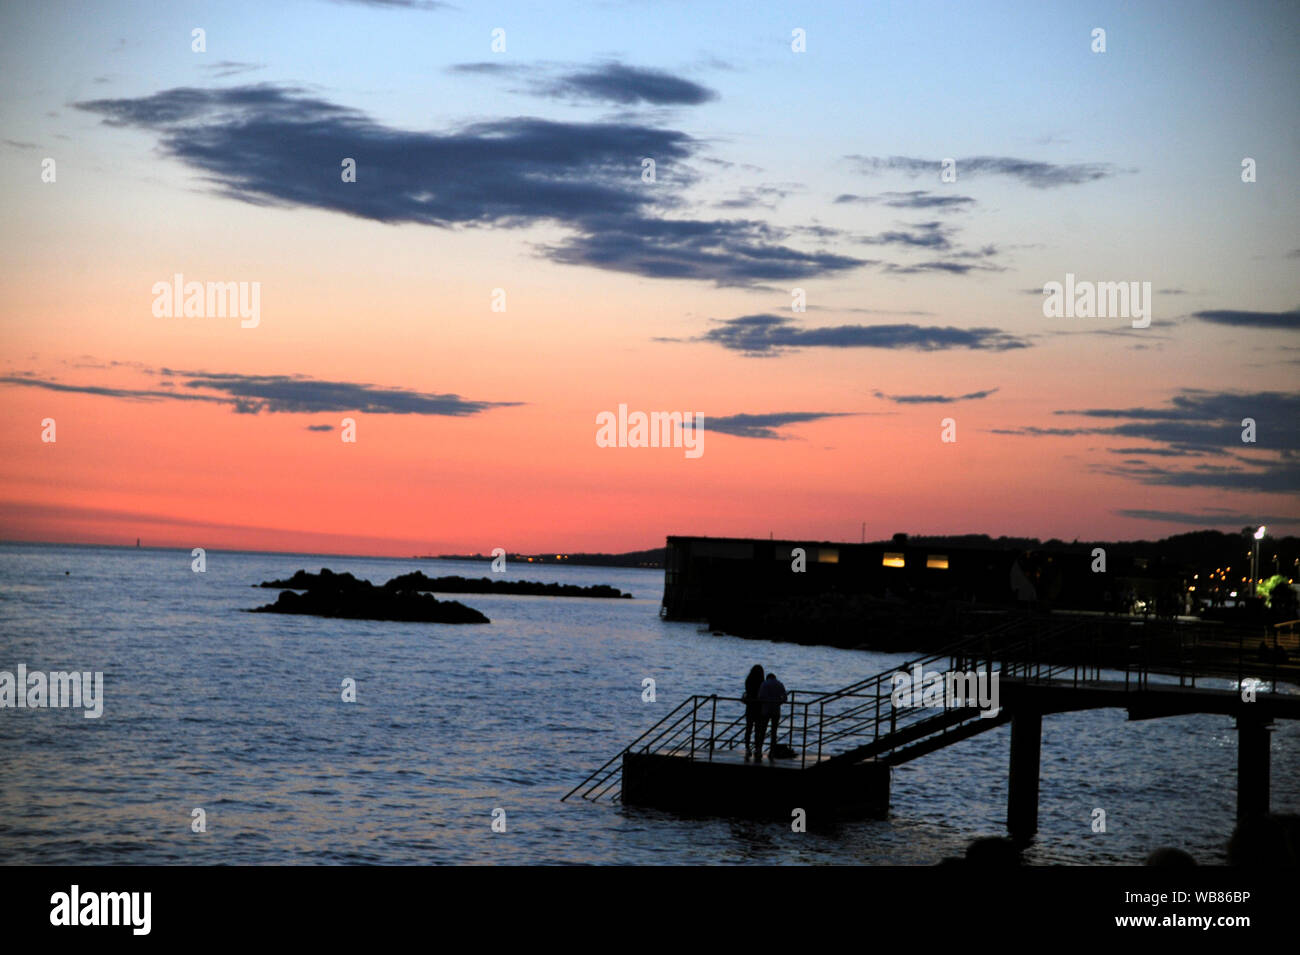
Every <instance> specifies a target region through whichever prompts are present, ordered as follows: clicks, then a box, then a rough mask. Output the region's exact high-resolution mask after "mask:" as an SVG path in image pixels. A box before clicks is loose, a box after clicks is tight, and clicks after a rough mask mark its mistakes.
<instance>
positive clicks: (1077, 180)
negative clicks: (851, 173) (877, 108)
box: [848, 155, 1118, 189]
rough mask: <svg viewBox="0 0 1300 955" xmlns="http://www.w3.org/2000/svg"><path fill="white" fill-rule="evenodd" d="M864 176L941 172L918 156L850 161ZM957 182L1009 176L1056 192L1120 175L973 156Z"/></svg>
mask: <svg viewBox="0 0 1300 955" xmlns="http://www.w3.org/2000/svg"><path fill="white" fill-rule="evenodd" d="M848 158H849V159H850V160H852V161H853V162H854V163H855V164H856V166H857V168H858V170H859V171H860V172H864V173H880V172H890V171H896V172H904V173H907V174H909V175H913V176H917V175H921V174H929V175H933V176H935V177H936V178H937V177H938V176H939V172H940V160H939V159H937V158H936V159H922V158H919V157H916V156H859V155H852V156H849V157H848ZM956 163H957V177H958V179H962V178H970V177H976V176H1007V177H1009V178H1012V179H1016V180H1018V181H1020V182H1022V183H1024V184H1025V185H1027V186H1032V187H1033V188H1035V189H1055V188H1057V187H1059V186H1077V185H1080V184H1081V183H1085V182H1095V181H1096V180H1098V179H1106V178H1108V177H1110V176H1114V175H1116V174H1117V172H1118V170H1117V169H1116V168H1115V167H1114V166H1113V165H1111V164H1110V163H1096V162H1090V163H1052V162H1040V161H1037V160H1033V159H1014V158H1012V157H1010V156H973V157H971V158H969V159H958V160H956Z"/></svg>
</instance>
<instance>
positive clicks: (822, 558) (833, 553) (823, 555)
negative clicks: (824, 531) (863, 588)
mask: <svg viewBox="0 0 1300 955" xmlns="http://www.w3.org/2000/svg"><path fill="white" fill-rule="evenodd" d="M839 562H840V552H839V551H838V550H836V549H835V548H833V547H819V548H817V563H819V564H838V563H839Z"/></svg>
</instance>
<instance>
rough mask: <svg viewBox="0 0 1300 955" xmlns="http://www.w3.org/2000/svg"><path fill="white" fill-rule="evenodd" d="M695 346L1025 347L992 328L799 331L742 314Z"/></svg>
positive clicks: (753, 350)
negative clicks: (701, 343)
mask: <svg viewBox="0 0 1300 955" xmlns="http://www.w3.org/2000/svg"><path fill="white" fill-rule="evenodd" d="M700 340H701V341H708V342H714V343H716V344H719V345H722V346H723V347H724V348H729V349H732V350H733V351H740V352H745V353H747V354H750V355H765V354H779V353H781V352H783V351H785V350H787V349H794V348H901V349H913V350H916V351H940V350H945V349H951V348H969V349H975V350H980V351H1005V350H1007V349H1012V348H1027V347H1029V345H1028V342H1026V341H1024V340H1022V339H1019V338H1016V337H1015V336H1013V335H1010V334H1008V333H1006V332H1003V331H1001V330H999V329H996V328H952V327H941V326H934V325H931V326H923V325H913V324H900V325H837V326H833V327H829V328H802V327H800V326H799V325H798V324H796V323H795V321H794V320H793V319H790V318H787V317H785V316H781V315H744V316H741V317H739V318H731V319H727V320H725V321H723V322H721V323H720V325H719V327H717V328H713V329H710V330H709V331H708V332H707V333H706V334H705V335H704V336H702V337H701V339H700Z"/></svg>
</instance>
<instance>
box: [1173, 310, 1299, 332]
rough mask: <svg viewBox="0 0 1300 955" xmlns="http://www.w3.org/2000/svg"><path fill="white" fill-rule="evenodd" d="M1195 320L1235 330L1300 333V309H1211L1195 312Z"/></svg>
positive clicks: (1193, 315)
mask: <svg viewBox="0 0 1300 955" xmlns="http://www.w3.org/2000/svg"><path fill="white" fill-rule="evenodd" d="M1192 317H1193V318H1199V319H1200V320H1201V321H1203V322H1212V323H1214V324H1215V325H1230V326H1232V327H1234V328H1267V329H1270V330H1279V331H1287V332H1300V308H1293V309H1291V310H1290V311H1289V312H1250V311H1243V310H1239V309H1209V310H1207V311H1202V312H1193V313H1192Z"/></svg>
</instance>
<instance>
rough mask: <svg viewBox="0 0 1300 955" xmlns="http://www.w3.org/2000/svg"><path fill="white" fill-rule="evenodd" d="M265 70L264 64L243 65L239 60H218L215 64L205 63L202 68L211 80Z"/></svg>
mask: <svg viewBox="0 0 1300 955" xmlns="http://www.w3.org/2000/svg"><path fill="white" fill-rule="evenodd" d="M265 68H266V64H265V63H243V62H240V61H239V60H218V61H217V62H216V63H205V64H203V66H202V69H204V70H206V71H207V72H208V73H210V74H211V75H212V77H213V79H218V80H222V79H225V78H227V77H230V76H238V75H239V74H241V73H252V72H253V71H255V70H261V69H265Z"/></svg>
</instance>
